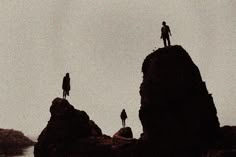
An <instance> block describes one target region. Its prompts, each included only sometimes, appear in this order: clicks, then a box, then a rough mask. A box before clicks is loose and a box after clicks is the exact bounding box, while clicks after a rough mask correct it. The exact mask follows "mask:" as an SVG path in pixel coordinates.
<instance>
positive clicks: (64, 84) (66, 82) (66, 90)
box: [62, 73, 70, 99]
mask: <svg viewBox="0 0 236 157" xmlns="http://www.w3.org/2000/svg"><path fill="white" fill-rule="evenodd" d="M62 89H63V98H64V99H66V96H67V95H68V96H69V91H70V75H69V73H66V76H64V78H63V82H62Z"/></svg>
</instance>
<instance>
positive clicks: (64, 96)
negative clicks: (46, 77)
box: [63, 90, 66, 99]
mask: <svg viewBox="0 0 236 157" xmlns="http://www.w3.org/2000/svg"><path fill="white" fill-rule="evenodd" d="M65 98H66V91H64V90H63V99H65Z"/></svg>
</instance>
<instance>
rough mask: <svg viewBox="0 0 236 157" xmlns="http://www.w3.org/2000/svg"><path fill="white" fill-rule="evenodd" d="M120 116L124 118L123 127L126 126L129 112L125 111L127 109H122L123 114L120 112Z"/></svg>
mask: <svg viewBox="0 0 236 157" xmlns="http://www.w3.org/2000/svg"><path fill="white" fill-rule="evenodd" d="M120 118H121V120H122V126H123V128H124V127H125V120H126V119H127V118H128V117H127V114H126V112H125V109H123V110H122V112H121V114H120Z"/></svg>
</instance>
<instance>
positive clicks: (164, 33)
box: [161, 21, 171, 47]
mask: <svg viewBox="0 0 236 157" xmlns="http://www.w3.org/2000/svg"><path fill="white" fill-rule="evenodd" d="M162 25H163V26H162V28H161V39H163V42H164V46H165V47H166V46H167V45H166V40H167V42H168V46H170V36H171V32H170V27H169V26H168V25H166V22H165V21H163V22H162Z"/></svg>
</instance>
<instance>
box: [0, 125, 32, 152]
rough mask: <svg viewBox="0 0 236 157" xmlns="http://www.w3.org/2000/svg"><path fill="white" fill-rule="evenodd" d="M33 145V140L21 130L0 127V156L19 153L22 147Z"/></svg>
mask: <svg viewBox="0 0 236 157" xmlns="http://www.w3.org/2000/svg"><path fill="white" fill-rule="evenodd" d="M33 145H34V142H33V141H32V140H31V139H29V138H28V137H26V136H25V135H24V134H23V133H22V132H21V131H18V130H13V129H0V156H2V155H3V156H5V155H6V156H7V155H20V154H23V149H24V148H26V147H29V146H33Z"/></svg>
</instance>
